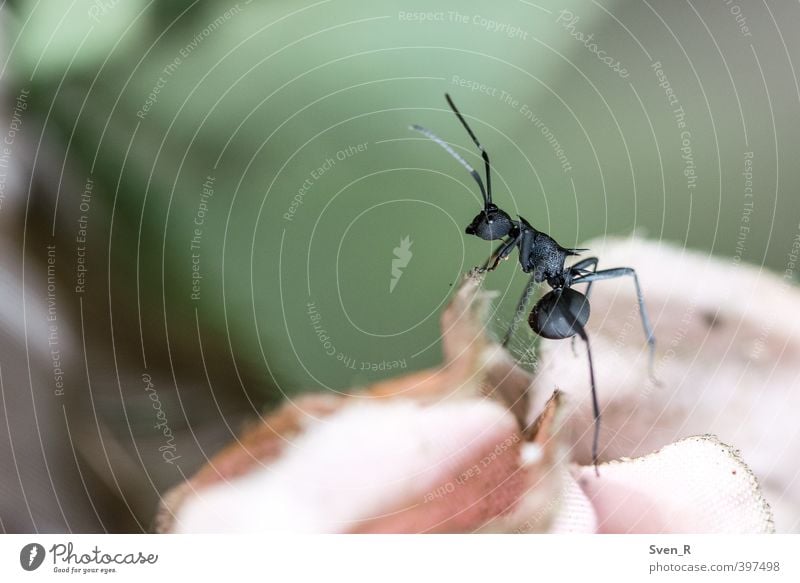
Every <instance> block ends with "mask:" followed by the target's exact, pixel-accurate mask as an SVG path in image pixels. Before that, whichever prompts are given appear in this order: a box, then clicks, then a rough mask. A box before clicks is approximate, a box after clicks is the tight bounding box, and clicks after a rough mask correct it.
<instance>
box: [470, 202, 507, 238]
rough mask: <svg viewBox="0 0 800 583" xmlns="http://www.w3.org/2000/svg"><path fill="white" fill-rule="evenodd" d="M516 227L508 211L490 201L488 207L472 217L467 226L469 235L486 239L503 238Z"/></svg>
mask: <svg viewBox="0 0 800 583" xmlns="http://www.w3.org/2000/svg"><path fill="white" fill-rule="evenodd" d="M513 228H514V221H512V220H511V217H509V216H508V213H506V211H504V210H503V209H501V208H498V207H497V206H496V205H494V204H492V203H489V204H488V205H486V208H485V209H484V210H482V211H481V212H480V213H478V215H477V216H476V217H475V218H474V219H472V222H471V223H470V224H469V225H468V226H467V228H466V233H467V235H475V236H476V237H480V238H481V239H485V240H486V241H493V240H495V239H502V238H503V237H505V236H507V235H508V234H509V233H510V232H511V230H512V229H513Z"/></svg>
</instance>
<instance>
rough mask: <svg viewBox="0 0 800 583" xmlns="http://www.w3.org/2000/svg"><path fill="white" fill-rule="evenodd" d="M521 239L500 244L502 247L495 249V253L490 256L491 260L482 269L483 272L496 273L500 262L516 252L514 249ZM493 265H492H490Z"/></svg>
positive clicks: (517, 238) (513, 239)
mask: <svg viewBox="0 0 800 583" xmlns="http://www.w3.org/2000/svg"><path fill="white" fill-rule="evenodd" d="M518 240H519V237H513V238H511V239H509V240H508V241H505V242H504V243H500V246H499V247H498V248H497V249H495V251H494V253H492V254H491V255H490V256H489V259H487V260H486V263H484V264H483V267H481V270H482V271H494V270H495V269H497V266H498V265H499V264H500V262H501V261H502V260H503V259H505V258H506V257H508V255H509V254H510V253H511V252H512V251H513V250H514V247H516V245H517V241H518ZM490 264H491V265H490Z"/></svg>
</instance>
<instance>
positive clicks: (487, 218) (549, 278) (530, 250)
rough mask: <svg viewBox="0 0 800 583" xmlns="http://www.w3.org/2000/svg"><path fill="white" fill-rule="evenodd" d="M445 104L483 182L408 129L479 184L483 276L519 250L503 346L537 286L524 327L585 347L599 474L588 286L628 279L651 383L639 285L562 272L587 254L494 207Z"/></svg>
mask: <svg viewBox="0 0 800 583" xmlns="http://www.w3.org/2000/svg"><path fill="white" fill-rule="evenodd" d="M445 98H446V100H447V104H448V105H449V106H450V109H452V110H453V113H455V114H456V117H458V120H459V121H460V122H461V125H463V126H464V129H465V130H467V133H468V134H469V137H470V138H471V139H472V141H473V142H474V144H475V146H477V148H478V151H479V152H480V154H481V157H482V158H483V164H484V169H485V172H484V174H485V177H486V182H485V185H484V181H483V179H482V178H481V175H480V174H479V173H478V172H477V171H476V170H475V169H474V168H473V167H472V166H470V165H469V164H468V163H467V161H466V160H464V158H462V157H461V156H460V155H459V154H458V153H456V151H455V150H453V148H452V147H450V145H449V144H448V143H446V142H445V141H444V140H442V139H441V138H439V137H438V136H437V135H436V134H434V133H433V132H431V131H430V130H428V129H426V128H424V127H422V126H419V125H412V126H411V129H413V130H416V131H418V132H420V133H422V134H423V135H424V136H426V137H427V138H430V139H431V140H433V141H434V142H436V143H437V144H439V145H440V146H441V147H442V148H444V149H445V150H446V151H447V153H449V154H450V155H451V156H452V157H453V158H455V159H456V160H457V161H458V162H459V163H460V164H461V165H462V166H463V167H464V168H466V169H467V171H468V172H469V173H470V174H471V175H472V178H473V179H474V180H475V182H476V183H477V184H478V188H479V190H480V192H481V195H482V197H483V209H482V210H481V211H480V212H479V213H478V214H477V215H476V216H475V218H474V219H472V222H471V223H470V224H469V225H468V226H467V228H466V230H465V231H466V233H467V234H468V235H474V236H476V237H480V238H481V239H484V240H487V241H497V240H502V242H501V243H500V245H499V246H498V247H497V249H496V250H495V251H494V252H493V253H492V254H491V256H490V257H489V259H488V260H487V261H486V263H485V264H484V265H483V267H482V268H480V269H481V270H482V271H493V270H494V269H496V268H497V266H498V265H499V264H500V262H501V261H503V260H504V259H507V258H508V257H509V255H510V254H511V253H512V252H513V251H514V249H517V251H518V259H519V264H520V267H522V271H524V272H525V273H529V274H531V275H530V279H529V281H528V283H527V285H526V286H525V290H524V291H523V293H522V296H521V297H520V299H519V302H518V303H517V309H516V312H515V313H514V317H513V319H512V322H511V325H510V326H509V329H508V331H507V332H506V334H505V336H504V337H503V340H502V344H503V346H507V345H508V343H509V341H510V340H511V338H512V336H513V334H514V331H515V330H516V328H517V326H518V325H519V322H520V320H522V318H524V317H525V312H526V310H527V305H528V302H529V301H530V298H531V296H532V295H533V292H534V290H535V289H536V287H538V285H539V284H541V283H547V285H548V286H550V288H551V290H550V291H549V292H547V293H546V294H544V295H543V296H542V297H541V298H539V300H538V301H537V302H536V304H535V305H534V306H533V309H532V310H531V312H530V315H529V316H528V324H529V325H530V327H531V329H532V330H533V331H534V333H536V334H537V335H539V336H541V337H543V338H548V339H553V340H563V339H567V338H571V339H572V342H573V348H574V341H575V338H576V337H579V338H580V339H581V340H583V342H584V343H585V344H586V355H587V358H588V361H589V382H590V385H591V390H592V409H593V413H594V437H593V440H592V463H593V464H594V467H595V472H597V457H598V446H599V440H600V406H599V404H598V400H597V386H596V383H595V375H594V362H593V360H592V350H591V345H590V343H589V337H588V335H587V333H586V323H587V321H588V320H589V312H590V309H589V294H590V292H591V287H592V283H593V282H596V281H600V280H604V279H613V278H618V277H626V276H628V277H631V278H632V279H633V283H634V285H635V288H636V297H637V301H638V303H639V315H640V317H641V321H642V328H643V329H644V335H645V338H646V339H647V344H648V348H649V373H650V377H651V379H653V380H654V382H657V381H655V375H654V362H655V342H656V340H655V336H654V335H653V329H652V327H651V325H650V319H649V318H648V316H647V310H646V309H645V305H644V296H643V295H642V289H641V286H640V285H639V278H638V276H637V275H636V271H635V270H634V269H633V268H631V267H616V268H612V269H603V270H599V271H598V269H597V263H598V258H597V257H588V258H586V259H582V260H580V261H578V262H577V263H574V264H572V265H569V266H565V263H566V260H567V257H570V256H575V255H579V254H580V252H581V251H588V249H575V248H568V247H562V246H561V245H559V244H558V242H556V240H555V239H553V238H552V237H551V236H550V235H548V234H547V233H543V232H542V231H539V230H537V229H535V228H534V227H533V226H532V225H531V224H530V223H529V222H528V221H527V220H525V219H524V218H523V217H521V216H518V217H517V219H516V220H515V219H512V218H511V216H510V215H509V214H508V213H507V212H505V211H504V210H503V209H501V208H500V207H498V206H497V205H496V204H494V202H493V201H492V182H491V164H490V162H489V154H488V152H487V151H486V150H485V149H484V147H483V146H482V145H481V143H480V141H479V140H478V138H477V137H476V136H475V133H474V132H473V131H472V128H471V127H470V126H469V124H468V123H467V121H466V119H464V116H463V115H461V112H460V111H459V110H458V108H457V107H456V105H455V103H453V100H452V99H451V97H450V95H448V94H447V93H445ZM578 284H586V290H585V292H584V293H581V292H580V291H578V290H576V289H574V286H576V285H578Z"/></svg>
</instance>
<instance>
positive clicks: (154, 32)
mask: <svg viewBox="0 0 800 583" xmlns="http://www.w3.org/2000/svg"><path fill="white" fill-rule="evenodd" d="M4 21H5V33H6V54H7V57H8V60H7V62H6V68H5V70H4V73H3V75H4V76H3V84H4V89H5V93H6V94H7V99H8V101H9V102H10V103H11V104H12V105H13V103H14V99H15V97H16V96H17V95H18V94H19V92H20V91H22V90H29V91H30V107H29V112H28V113H27V114H26V119H25V124H26V125H25V130H26V132H28V134H27V135H28V136H29V141H30V150H29V151H30V152H31V160H32V168H33V173H32V176H33V178H32V181H31V186H30V188H29V189H28V191H27V192H25V195H27V197H28V198H27V199H28V200H30V201H31V203H30V207H29V210H28V213H27V214H26V217H25V225H26V240H27V241H30V245H31V247H33V248H34V249H40V250H41V249H42V246H41V243H42V242H48V241H54V242H55V245H56V246H57V248H58V249H59V264H58V273H59V278H60V281H61V282H62V284H61V285H62V289H64V290H65V291H64V293H63V295H62V298H63V300H62V305H64V306H65V307H66V305H69V306H70V310H71V314H72V317H73V322H75V325H76V326H79V325H80V323H83V325H84V327H85V329H86V338H87V339H88V348H87V349H86V355H87V359H88V361H87V365H86V371H85V373H84V371H83V370H82V367H83V362H82V360H79V361H78V362H79V364H77V365H75V366H76V369H75V372H74V374H73V375H72V377H71V382H73V383H75V386H76V387H80V386H82V383H85V378H83V377H84V375H88V376H90V377H91V375H92V374H96V375H99V377H98V378H106V379H111V380H110V381H109V388H108V390H107V391H106V392H105V393H103V392H102V387H101V388H98V391H99V392H98V394H97V396H96V397H97V398H96V401H95V402H94V403H87V402H86V400H85V395H84V396H76V395H80V394H81V391H80V389H79V388H76V389H75V390H73V391H71V394H72V395H73V397H72V398H73V402H72V403H73V407H74V409H73V410H74V411H75V412H76V413H75V415H78V411H83V412H84V414H85V415H87V416H88V417H86V418H89V419H91V416H93V415H94V412H96V411H98V410H99V411H100V417H101V420H102V421H103V423H105V426H106V427H107V428H108V429H107V431H108V433H109V434H110V435H115V436H116V439H117V440H118V441H119V444H120V448H121V450H128V451H131V452H135V453H131V454H130V455H131V459H132V462H131V464H132V467H133V469H132V470H131V472H132V473H133V474H136V473H141V472H142V471H144V473H145V474H146V475H147V476H148V478H147V480H145V482H146V481H150V485H149V486H147V485H146V486H145V487H144V489H145V490H147V489H149V490H152V492H151V493H150V494H149V495H144V496H145V501H144V502H143V503H142V504H143V507H144V508H146V509H150V508H152V506H153V504H154V500H155V493H156V492H157V491H158V490H160V489H161V488H162V487H163V485H164V484H169V483H174V482H175V481H176V480H178V479H179V478H180V476H179V475H178V474H176V473H175V472H174V471H173V470H174V468H173V467H171V466H169V467H168V466H164V464H160V459H159V456H158V454H157V452H156V453H155V454H153V453H152V451H151V452H150V453H147V451H146V450H147V448H145V447H141V443H142V440H144V439H146V438H147V435H148V434H149V433H152V429H151V428H150V423H149V415H150V412H149V411H150V410H149V408H148V407H149V402H148V401H147V399H146V397H145V396H143V394H142V389H141V380H140V378H139V377H140V376H141V374H145V373H146V374H151V375H153V377H154V378H155V377H158V379H159V380H158V386H159V387H162V393H161V398H162V400H163V401H164V403H165V408H167V409H168V410H169V411H170V415H171V418H172V423H173V424H174V425H175V427H174V429H175V431H176V432H180V431H183V434H186V435H189V436H190V437H186V438H185V439H186V440H187V441H186V443H187V444H186V445H184V446H183V447H184V452H185V461H186V465H185V466H184V471H185V472H186V473H191V470H192V466H193V464H195V465H196V463H200V462H201V461H203V459H204V458H205V455H207V454H210V453H211V452H210V451H208V450H209V449H213V448H214V447H217V446H218V444H220V443H223V442H224V441H226V440H227V439H230V436H231V434H233V433H235V432H236V431H237V430H238V425H237V423H238V421H235V422H234V421H231V420H230V419H235V420H239V419H240V418H241V419H246V418H248V417H250V416H252V415H254V414H255V412H256V411H258V410H260V409H261V408H262V407H265V406H271V405H273V404H274V403H276V402H278V400H279V399H280V398H282V396H283V395H291V394H296V393H297V392H299V391H304V390H322V389H329V390H340V389H345V388H349V387H353V386H358V385H361V384H365V383H368V382H369V381H371V380H373V379H376V378H382V377H385V376H386V375H387V374H394V373H396V372H398V371H402V370H414V369H419V368H423V367H427V366H430V365H432V364H434V363H436V362H437V361H438V359H439V358H440V352H439V343H438V339H439V327H438V315H439V311H440V309H441V307H442V305H443V304H444V303H445V302H446V301H447V298H448V296H449V294H450V291H451V289H452V286H453V285H454V283H455V282H456V281H457V280H458V279H459V277H460V274H462V273H463V272H464V271H465V270H467V269H468V268H469V267H471V266H473V265H476V264H478V263H480V262H482V261H483V260H484V259H485V258H486V256H487V255H488V253H490V251H491V249H492V245H490V244H489V243H487V242H483V241H479V240H477V239H474V238H468V237H466V236H465V235H464V233H463V228H464V226H465V225H466V224H467V223H468V222H469V220H470V219H471V218H472V216H473V215H474V214H475V213H476V212H477V211H478V209H479V206H478V205H479V203H478V200H479V194H478V192H477V189H476V188H475V185H474V184H473V183H472V182H471V180H470V178H469V176H468V175H467V174H466V172H464V171H463V169H462V168H461V167H460V166H459V165H458V164H457V163H455V162H454V161H453V160H452V159H451V158H450V157H448V156H447V154H446V153H445V152H443V151H442V150H441V149H439V148H438V146H436V145H435V144H433V143H432V142H430V141H427V140H425V139H423V138H422V137H421V136H420V135H419V134H415V133H414V132H411V131H409V129H408V126H409V124H412V123H419V124H422V125H424V126H426V127H429V128H430V129H432V130H433V131H435V132H436V133H438V134H439V135H440V136H442V137H443V138H444V139H445V140H447V141H448V142H451V143H452V144H454V146H455V147H456V148H457V149H458V150H459V151H460V152H461V153H462V154H463V155H464V156H465V157H466V158H467V159H468V160H470V161H471V162H472V163H474V164H476V165H477V164H478V162H479V158H478V157H477V155H476V152H475V149H474V148H473V147H472V144H471V143H470V141H469V139H468V136H467V135H466V134H465V133H464V131H463V130H462V128H461V127H460V126H459V124H458V123H457V120H456V119H455V117H454V116H453V115H452V113H451V112H450V111H449V110H448V109H447V107H446V104H445V102H444V98H443V94H444V92H446V91H447V92H450V93H451V94H452V96H453V98H454V99H455V101H456V103H457V104H458V105H459V106H460V108H461V109H462V111H463V112H464V113H465V114H466V115H467V117H468V118H469V119H470V122H471V123H472V124H473V127H474V129H475V130H476V132H477V133H478V135H479V137H480V138H481V140H482V141H483V143H484V145H485V146H486V148H487V149H488V151H489V152H490V154H491V157H492V161H493V169H494V178H495V180H494V184H495V186H494V189H495V201H496V202H497V203H498V204H499V205H501V206H502V207H504V208H506V209H507V210H509V211H510V212H513V213H519V214H521V215H522V216H524V217H526V218H527V219H528V220H529V221H531V222H532V223H533V224H534V225H535V226H536V227H538V228H540V229H543V230H545V231H548V232H550V233H551V234H552V235H553V236H554V237H555V238H556V239H558V240H559V242H561V243H562V244H563V245H565V246H575V245H578V244H579V243H580V242H582V241H584V240H587V239H589V238H592V237H596V236H601V235H627V234H630V233H632V232H634V230H636V231H637V232H643V233H644V234H646V235H648V236H649V237H652V238H656V239H663V240H666V241H670V242H673V243H676V244H678V245H682V246H686V247H689V248H693V249H699V250H703V251H707V252H709V253H713V254H715V255H721V256H728V257H732V258H734V260H736V261H738V260H740V259H741V260H742V261H747V262H751V263H755V264H758V265H763V266H765V267H766V268H768V269H772V270H778V271H782V270H783V268H784V266H785V262H786V253H787V251H788V250H789V249H790V247H791V242H792V240H793V239H794V238H795V236H796V235H797V232H798V221H799V220H800V201H798V195H797V188H798V185H799V184H800V167H799V165H798V164H797V163H796V158H797V147H796V144H797V142H798V136H800V122H798V119H799V118H798V115H797V114H798V100H800V90H798V81H797V75H796V73H795V70H794V65H795V64H796V63H797V61H798V57H800V51H799V50H798V47H799V46H800V39H798V37H797V35H796V34H794V33H795V31H796V29H797V26H798V25H800V9H799V8H798V7H797V6H796V5H789V4H782V3H780V4H766V3H765V4H763V5H755V4H752V5H751V4H746V5H745V4H742V5H741V6H738V5H736V4H735V3H727V2H723V1H720V2H713V3H699V2H696V3H691V4H690V3H671V2H670V3H667V2H660V3H654V2H650V3H648V2H634V1H628V0H613V1H612V0H605V1H603V2H583V1H567V2H562V3H554V2H549V1H546V0H542V1H540V2H526V1H505V2H500V3H487V2H474V1H468V2H463V1H462V2H454V1H445V2H442V1H438V0H437V1H436V2H432V3H431V2H427V3H426V2H409V1H390V2H376V3H366V2H353V1H348V0H330V1H321V2H299V1H292V2H288V1H270V2H255V1H254V2H244V1H243V2H238V3H232V2H216V1H215V2H210V1H206V2H202V1H195V2H188V1H183V0H182V1H177V0H174V1H170V2H146V1H143V0H126V1H125V2H113V1H112V0H94V1H89V0H79V1H74V2H58V1H56V0H40V1H38V2H20V1H17V2H14V3H13V4H12V5H11V7H10V8H9V7H8V6H7V7H6V8H5V9H4ZM589 35H591V37H590V36H589ZM593 43H594V44H593ZM598 51H603V52H602V53H600V55H598ZM600 56H602V57H604V58H606V60H608V61H612V65H611V66H609V65H608V64H606V63H605V62H604V61H603V60H601V58H600ZM617 62H619V65H616V63H617ZM656 63H660V66H659V65H656ZM615 65H616V69H617V70H616V71H615V70H614V69H615ZM658 71H661V72H662V73H663V75H665V76H666V79H667V80H668V83H669V87H670V89H671V90H672V92H674V97H673V101H672V103H670V101H669V95H668V94H667V91H666V88H667V86H666V83H665V82H664V77H660V76H659V75H658ZM678 107H682V108H683V114H682V115H678V114H676V112H675V110H676V108H678ZM679 122H683V123H685V127H679ZM683 132H688V133H683ZM682 148H684V149H683V151H682ZM751 152H752V158H751V161H752V189H753V190H752V192H753V196H752V197H750V196H748V195H747V193H746V190H745V189H746V186H747V185H746V183H745V181H746V178H747V177H746V176H744V175H743V172H744V171H745V160H746V158H748V156H749V154H748V153H751ZM687 169H688V171H687ZM687 174H689V176H687ZM87 182H91V197H90V199H91V205H90V210H89V211H88V213H86V212H84V210H85V209H82V208H81V202H82V198H81V197H82V195H83V194H84V192H85V190H86V189H87ZM34 187H35V188H34ZM34 191H35V192H34ZM34 195H35V196H34ZM293 201H294V203H293ZM297 201H300V202H299V203H298V202H297ZM750 203H752V211H750V207H749V206H748V205H749V204H750ZM82 214H87V215H88V229H87V251H86V261H87V265H88V271H87V275H86V286H85V289H84V290H83V291H82V292H81V293H75V291H74V286H75V283H76V277H77V276H76V269H77V248H78V244H77V243H76V235H77V232H78V226H79V222H78V221H79V219H80V217H81V215H82ZM745 216H746V217H747V219H748V220H749V222H744V221H745V219H744V217H745ZM200 219H202V224H201V225H198V224H197V222H196V221H197V220H200ZM742 226H746V227H748V229H749V230H748V231H746V232H744V233H745V236H744V240H743V241H742V240H741V236H742V233H743V231H742ZM404 238H408V239H409V240H410V241H411V244H410V247H408V250H409V253H408V254H406V253H405V251H404V250H403V248H402V247H401V241H402V240H403V239H404ZM193 240H194V245H193ZM737 245H738V246H737ZM396 248H399V249H400V250H399V251H396ZM398 254H399V255H398ZM399 256H405V257H406V259H404V260H401V263H406V265H405V267H403V268H401V272H402V276H401V277H400V278H399V279H397V280H396V282H395V284H394V287H393V288H391V285H392V283H391V282H392V278H393V275H392V265H393V264H392V261H393V260H395V259H397V257H399ZM193 273H198V274H199V275H200V276H201V279H199V280H198V279H193ZM198 281H199V283H197V282H198ZM487 284H488V286H489V287H491V288H493V289H497V290H498V291H499V292H500V296H499V298H498V301H497V305H498V312H497V314H496V317H497V325H498V327H499V326H500V325H502V323H503V322H504V321H505V320H507V318H508V316H509V314H510V312H511V311H512V310H513V306H514V304H515V302H516V300H517V295H518V294H519V293H520V291H521V289H522V286H523V284H524V277H523V274H521V273H519V270H518V269H516V267H515V265H514V264H513V263H511V262H509V263H508V264H505V265H504V266H503V268H502V269H500V270H498V271H497V272H496V273H494V274H492V275H491V276H490V277H489V279H488V281H487ZM193 285H194V286H195V287H194V288H193ZM193 294H194V295H193ZM81 316H82V317H81ZM498 329H499V328H498ZM82 354H83V351H82V349H81V347H77V348H76V350H75V356H76V358H78V356H80V357H81V359H82ZM120 370H123V371H125V370H127V371H128V372H129V376H130V378H128V377H126V376H125V373H124V372H123V373H122V374H120V372H119V371H120ZM120 376H121V377H122V380H119V379H120ZM97 384H100V383H99V382H98V383H96V385H97ZM226 403H227V405H226ZM226 407H229V409H226ZM226 411H231V413H230V414H229V413H226ZM140 418H143V419H140ZM196 427H210V428H220V427H221V428H223V430H222V431H217V432H216V433H214V431H215V430H214V429H210V430H209V431H211V432H212V433H213V434H214V437H213V438H212V439H210V440H209V441H208V442H206V441H204V440H203V437H202V435H201V436H200V437H198V435H199V434H201V433H202V432H201V431H199V430H198V431H197V432H196V433H197V434H198V435H196V434H195V428H196ZM209 444H210V445H209ZM151 449H152V448H151ZM143 451H144V452H145V453H142V452H143ZM190 452H194V453H190ZM148 456H149V457H148ZM193 456H194V457H193ZM112 457H113V456H112ZM137 460H138V461H137ZM109 463H110V464H111V462H109ZM100 465H102V464H100ZM95 471H96V472H98V473H99V474H103V472H104V471H105V470H103V469H102V468H101V469H97V468H95ZM162 474H164V475H162ZM153 475H155V476H156V478H154V479H153V480H154V482H153V480H151V478H150V476H153ZM105 481H106V483H107V484H110V483H111V481H109V480H108V479H107V478H106V480H105ZM153 483H155V485H153ZM109 488H110V489H111V490H112V491H113V490H114V488H113V487H111V486H109ZM117 489H119V488H117ZM112 493H113V494H114V495H118V493H117V492H112ZM123 497H124V496H123ZM148 512H149V510H137V511H136V512H134V514H135V515H137V516H138V517H139V521H138V523H139V524H138V525H139V526H142V525H143V524H145V523H146V520H147V516H148ZM120 528H136V525H131V524H128V523H124V521H123V526H121V527H120Z"/></svg>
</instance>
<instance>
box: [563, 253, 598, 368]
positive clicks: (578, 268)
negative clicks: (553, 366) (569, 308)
mask: <svg viewBox="0 0 800 583" xmlns="http://www.w3.org/2000/svg"><path fill="white" fill-rule="evenodd" d="M598 261H599V260H598V259H597V257H587V258H586V259H583V260H581V261H578V262H577V263H575V264H574V265H570V266H569V267H568V268H567V269H568V271H569V279H570V280H572V278H573V277H578V276H579V275H581V272H582V271H586V270H587V269H591V272H592V273H594V272H595V271H597V262H598ZM591 293H592V282H591V281H590V282H589V283H587V284H586V293H584V294H583V295H585V296H586V300H587V301H588V300H589V294H591ZM570 342H571V343H572V354H574V355H575V356H578V351H577V350H575V337H574V336H573V337H572V339H571V340H570Z"/></svg>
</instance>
